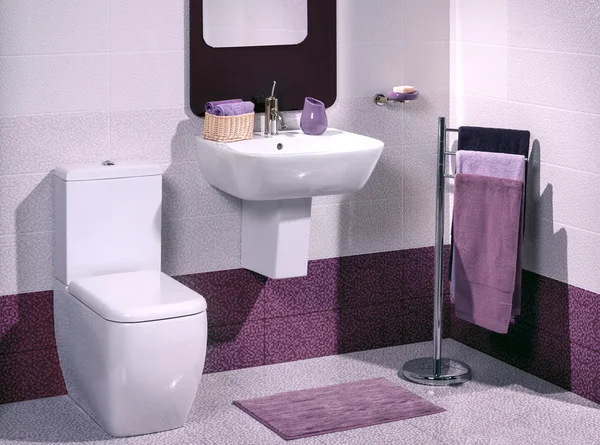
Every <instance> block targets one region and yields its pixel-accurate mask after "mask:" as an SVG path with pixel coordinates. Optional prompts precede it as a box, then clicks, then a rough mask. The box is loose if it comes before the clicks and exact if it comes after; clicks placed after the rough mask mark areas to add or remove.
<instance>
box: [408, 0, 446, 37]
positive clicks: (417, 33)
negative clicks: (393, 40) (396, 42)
mask: <svg viewBox="0 0 600 445" xmlns="http://www.w3.org/2000/svg"><path fill="white" fill-rule="evenodd" d="M402 5H403V7H404V9H403V25H404V30H405V31H404V41H405V42H406V43H407V44H408V43H413V42H440V41H442V42H446V41H448V40H449V39H450V20H449V13H450V2H449V0H419V1H412V0H404V1H403V2H402Z"/></svg>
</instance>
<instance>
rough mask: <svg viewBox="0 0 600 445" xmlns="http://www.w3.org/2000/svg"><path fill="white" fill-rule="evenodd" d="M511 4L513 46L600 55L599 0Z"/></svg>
mask: <svg viewBox="0 0 600 445" xmlns="http://www.w3.org/2000/svg"><path fill="white" fill-rule="evenodd" d="M487 3H488V2H486V4H487ZM492 3H493V2H492ZM507 3H508V26H507V28H508V44H509V45H510V46H518V47H525V48H540V49H547V50H551V51H567V52H580V53H587V54H598V55H600V3H599V2H598V1H597V0H578V1H577V2H576V3H572V4H569V3H565V2H564V1H561V0H527V1H523V0H508V2H507Z"/></svg>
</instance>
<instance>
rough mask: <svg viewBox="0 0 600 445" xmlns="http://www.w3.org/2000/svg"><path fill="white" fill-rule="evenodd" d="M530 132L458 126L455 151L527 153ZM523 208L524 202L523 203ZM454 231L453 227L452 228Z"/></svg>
mask: <svg viewBox="0 0 600 445" xmlns="http://www.w3.org/2000/svg"><path fill="white" fill-rule="evenodd" d="M530 137H531V134H530V133H529V131H525V130H509V129H506V128H486V127H459V129H458V143H457V152H458V151H461V150H470V151H485V152H491V153H507V154H513V155H522V156H525V158H527V157H528V155H529V139H530ZM525 184H527V171H525ZM523 208H525V204H524V203H523ZM452 232H454V229H452ZM452 238H453V237H451V239H450V246H451V248H450V259H449V265H450V267H449V270H448V276H449V278H450V279H451V278H452V277H451V273H452V263H453V261H454V258H453V255H454V254H453V252H454V249H453V248H452V246H453V245H454V240H453V239H452Z"/></svg>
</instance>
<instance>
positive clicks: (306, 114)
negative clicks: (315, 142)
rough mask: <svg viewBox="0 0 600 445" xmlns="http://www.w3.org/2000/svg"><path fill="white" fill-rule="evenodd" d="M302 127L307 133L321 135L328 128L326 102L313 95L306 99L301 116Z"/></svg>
mask: <svg viewBox="0 0 600 445" xmlns="http://www.w3.org/2000/svg"><path fill="white" fill-rule="evenodd" d="M300 129H301V130H302V131H303V132H304V133H305V134H310V135H313V136H319V135H321V134H323V133H325V130H327V114H326V113H325V104H323V102H321V101H320V100H317V99H314V98H312V97H307V98H306V99H304V109H303V110H302V116H300Z"/></svg>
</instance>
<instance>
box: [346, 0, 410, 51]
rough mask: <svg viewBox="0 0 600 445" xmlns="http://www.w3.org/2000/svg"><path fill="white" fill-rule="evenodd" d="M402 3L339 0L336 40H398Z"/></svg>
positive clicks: (400, 27)
mask: <svg viewBox="0 0 600 445" xmlns="http://www.w3.org/2000/svg"><path fill="white" fill-rule="evenodd" d="M402 29H403V26H402V3H401V2H398V1H397V0H370V1H368V2H365V1H356V0H338V2H337V38H338V43H340V44H342V45H347V44H350V43H377V42H391V41H393V42H400V41H401V40H402Z"/></svg>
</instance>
